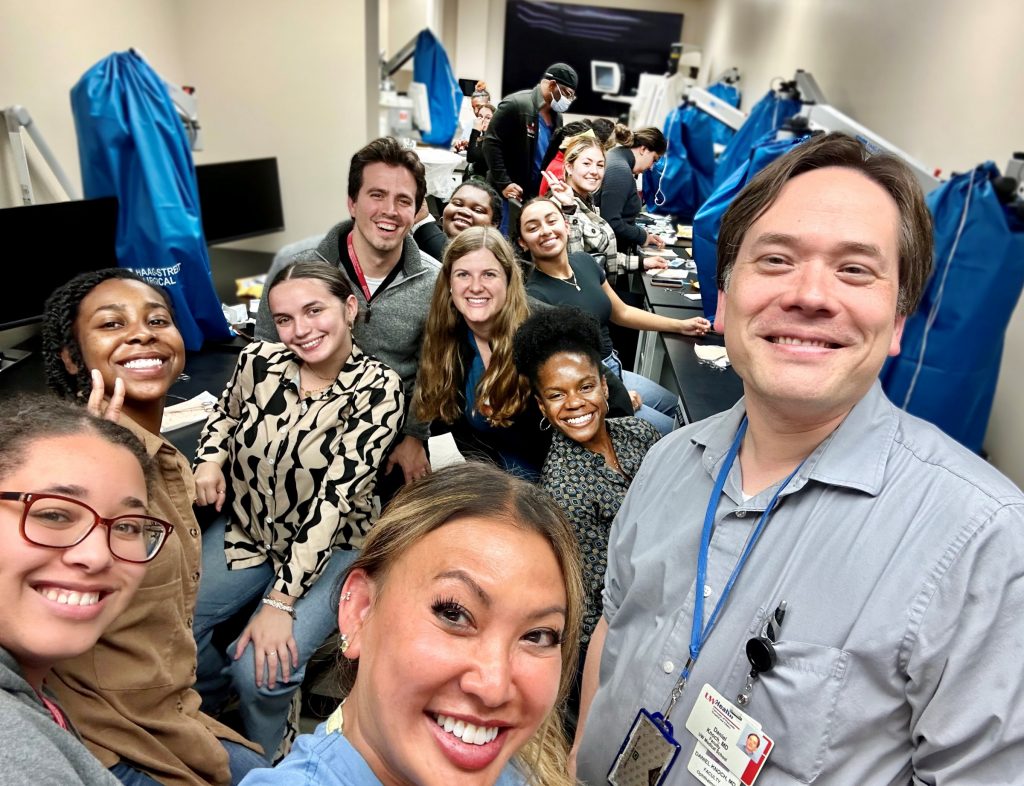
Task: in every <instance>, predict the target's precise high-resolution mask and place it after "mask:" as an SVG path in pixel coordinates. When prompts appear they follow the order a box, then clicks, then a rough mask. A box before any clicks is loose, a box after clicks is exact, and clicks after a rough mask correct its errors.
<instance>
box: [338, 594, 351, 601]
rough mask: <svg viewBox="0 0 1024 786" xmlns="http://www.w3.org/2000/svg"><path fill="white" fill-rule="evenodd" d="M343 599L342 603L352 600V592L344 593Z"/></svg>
mask: <svg viewBox="0 0 1024 786" xmlns="http://www.w3.org/2000/svg"><path fill="white" fill-rule="evenodd" d="M341 599H342V601H345V602H347V601H350V600H352V593H351V592H344V593H342V595H341Z"/></svg>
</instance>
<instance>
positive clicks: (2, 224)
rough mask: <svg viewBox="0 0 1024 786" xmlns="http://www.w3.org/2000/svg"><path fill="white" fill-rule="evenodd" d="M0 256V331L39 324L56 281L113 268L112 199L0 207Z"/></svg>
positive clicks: (114, 227)
mask: <svg viewBox="0 0 1024 786" xmlns="http://www.w3.org/2000/svg"><path fill="white" fill-rule="evenodd" d="M54 239H57V243H58V245H57V248H56V251H55V250H54V246H53V244H52V241H53V240H54ZM0 260H2V261H0V265H2V267H3V270H4V275H5V276H6V281H5V283H4V284H3V285H0V330H8V329H10V328H14V327H19V326H21V325H27V324H30V323H32V322H39V321H40V320H42V318H43V306H44V304H45V303H46V298H48V297H49V296H50V293H51V292H52V291H53V290H54V289H56V288H57V287H59V286H60V285H61V284H64V283H65V282H67V281H68V280H69V279H71V278H74V277H75V276H76V275H78V274H79V273H84V272H86V271H89V270H101V269H103V268H107V267H117V197H104V198H102V199H82V200H76V201H74V202H57V203H55V204H52V205H25V206H23V207H10V208H6V209H4V210H0Z"/></svg>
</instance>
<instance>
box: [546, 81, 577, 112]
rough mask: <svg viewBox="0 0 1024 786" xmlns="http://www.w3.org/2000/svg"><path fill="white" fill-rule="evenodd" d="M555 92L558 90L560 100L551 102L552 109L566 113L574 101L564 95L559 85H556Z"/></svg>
mask: <svg viewBox="0 0 1024 786" xmlns="http://www.w3.org/2000/svg"><path fill="white" fill-rule="evenodd" d="M555 90H558V100H557V101H552V102H551V108H552V109H554V110H555V111H556V112H565V111H567V110H568V109H569V107H570V106H572V101H573V100H572V99H571V98H566V97H565V96H563V95H562V91H561V90H559V88H558V85H557V84H556V85H555Z"/></svg>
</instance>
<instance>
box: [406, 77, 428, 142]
mask: <svg viewBox="0 0 1024 786" xmlns="http://www.w3.org/2000/svg"><path fill="white" fill-rule="evenodd" d="M409 98H411V99H412V122H413V123H414V124H415V126H416V128H418V129H419V130H420V133H423V134H429V133H430V128H431V126H430V95H429V94H428V92H427V86H426V85H425V84H423V83H422V82H410V83H409Z"/></svg>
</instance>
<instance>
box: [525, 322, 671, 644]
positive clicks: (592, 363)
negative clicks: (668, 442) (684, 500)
mask: <svg viewBox="0 0 1024 786" xmlns="http://www.w3.org/2000/svg"><path fill="white" fill-rule="evenodd" d="M598 347H600V331H599V329H598V325H597V321H596V320H595V319H594V318H593V317H592V316H590V315H589V314H585V313H584V312H582V311H580V310H579V309H576V308H572V307H568V306H562V307H559V308H553V309H549V310H545V311H541V312H539V313H537V314H535V315H533V316H531V317H530V318H529V319H528V320H526V322H524V323H523V326H522V327H521V328H520V329H519V332H518V333H517V334H516V338H515V361H516V367H517V368H518V369H519V371H520V373H521V374H523V375H525V376H526V377H527V378H528V379H529V380H530V384H531V386H532V388H533V392H534V395H535V396H536V399H537V404H538V406H539V407H540V410H541V413H542V414H543V415H544V417H545V418H547V420H548V421H549V422H550V424H551V426H552V429H551V431H552V437H551V449H550V450H549V451H548V456H547V459H546V460H545V462H544V469H543V471H542V473H541V484H542V485H543V486H544V488H545V489H546V490H547V491H548V493H550V494H551V496H552V497H554V499H555V501H556V502H557V503H558V505H559V507H560V508H561V509H562V511H563V512H564V513H565V515H566V516H567V517H568V519H569V522H570V523H571V524H572V526H573V529H574V530H575V531H576V536H577V538H579V542H580V551H581V554H582V557H583V589H584V594H585V595H586V598H587V608H586V612H585V614H584V617H583V638H582V643H583V650H584V651H585V650H586V644H587V642H588V641H590V634H591V633H592V632H593V630H594V626H595V625H596V624H597V621H598V619H599V618H600V616H601V607H602V604H601V592H602V590H603V589H604V572H605V568H606V567H607V564H608V532H609V530H610V529H611V526H612V520H613V519H614V518H615V514H616V513H618V511H619V506H620V505H621V504H622V500H623V498H624V497H625V496H626V491H627V490H628V489H629V484H630V482H631V481H632V480H633V476H634V475H636V472H637V470H639V469H640V462H641V461H643V458H644V455H646V453H647V451H648V450H649V449H650V447H651V446H652V445H653V444H654V443H655V442H656V441H657V440H658V437H659V434H658V431H657V429H655V428H654V426H652V425H651V424H650V423H648V422H646V421H644V420H640V419H639V418H635V417H626V418H611V419H607V420H606V419H605V415H606V414H607V412H608V386H607V384H606V383H605V381H604V380H603V379H602V377H601V356H600V354H599V353H598Z"/></svg>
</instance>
